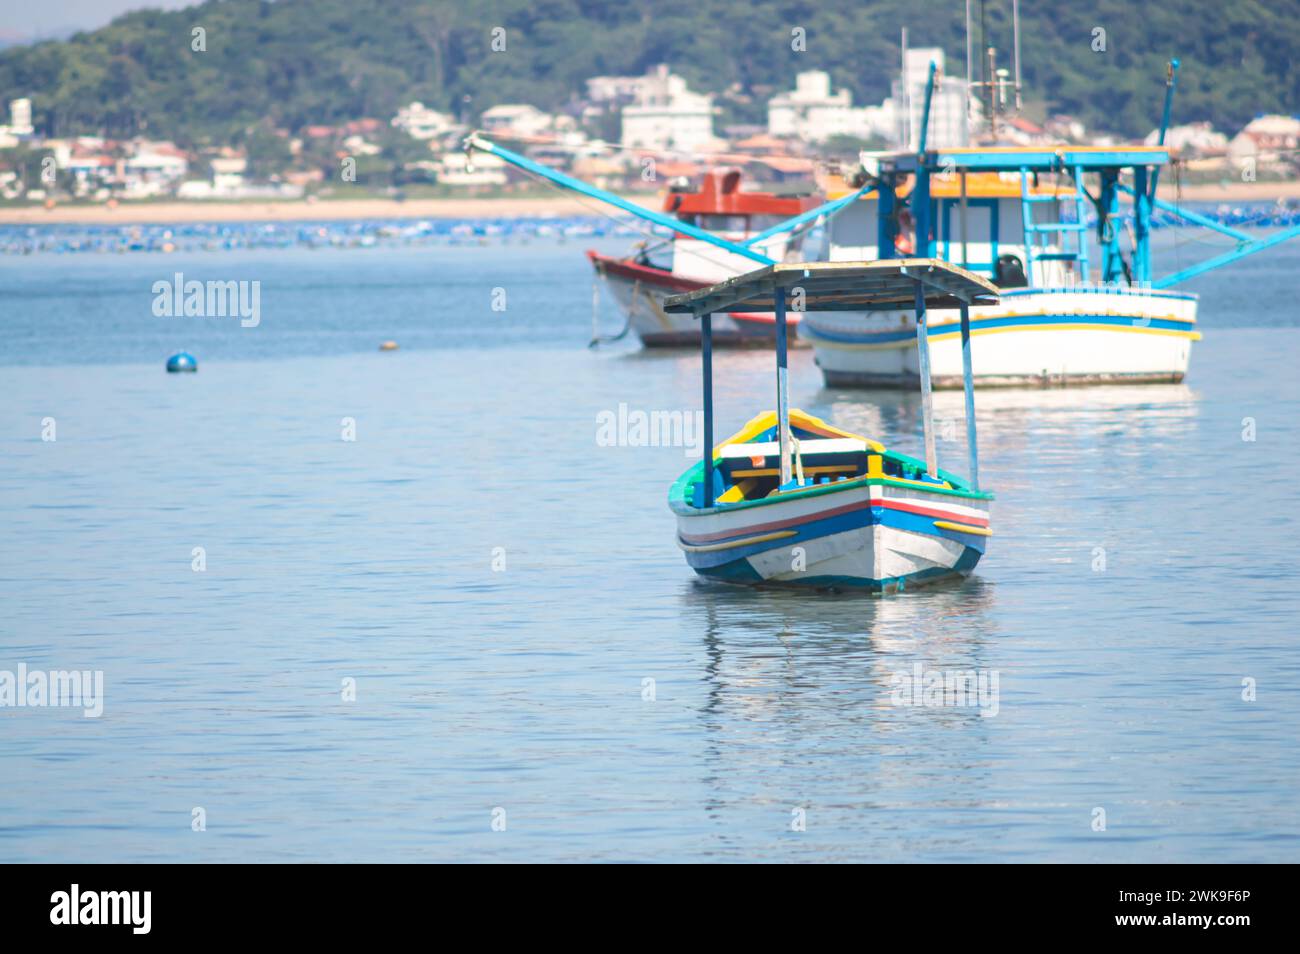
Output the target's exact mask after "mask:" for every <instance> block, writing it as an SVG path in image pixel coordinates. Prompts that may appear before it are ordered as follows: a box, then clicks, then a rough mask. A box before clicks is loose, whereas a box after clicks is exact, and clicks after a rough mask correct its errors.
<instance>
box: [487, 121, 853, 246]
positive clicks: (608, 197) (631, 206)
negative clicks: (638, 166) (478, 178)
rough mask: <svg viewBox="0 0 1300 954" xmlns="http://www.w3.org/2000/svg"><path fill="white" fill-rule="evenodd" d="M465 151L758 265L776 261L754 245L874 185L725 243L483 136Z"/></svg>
mask: <svg viewBox="0 0 1300 954" xmlns="http://www.w3.org/2000/svg"><path fill="white" fill-rule="evenodd" d="M465 148H466V149H467V150H470V149H478V150H479V151H481V152H486V153H490V154H492V155H494V156H496V157H497V158H498V159H501V160H503V161H505V162H508V163H510V164H511V165H513V166H518V167H519V168H520V169H523V170H524V171H526V172H531V173H533V174H534V175H537V176H541V177H542V178H543V179H547V180H549V181H550V182H554V183H555V184H556V185H558V186H562V187H563V188H565V189H571V190H573V191H574V192H578V193H581V194H582V195H587V196H591V198H593V199H598V200H599V201H601V202H605V203H608V204H609V205H612V206H616V207H617V208H620V209H622V210H623V211H624V212H630V213H631V214H632V215H635V216H637V217H638V218H642V219H645V220H646V221H648V222H653V223H654V224H655V225H661V226H663V227H664V228H667V229H672V230H673V231H674V232H677V233H679V234H681V235H687V236H690V237H691V238H697V239H700V240H701V241H704V242H708V243H709V244H711V245H715V246H717V247H718V248H721V249H724V250H726V251H728V252H734V253H735V254H737V255H743V256H745V257H746V258H748V259H750V260H752V261H754V262H756V263H758V264H759V265H773V264H775V262H774V260H773V259H771V258H769V257H767V256H766V255H763V254H761V253H760V252H756V251H755V250H754V248H753V246H755V245H760V244H762V243H763V242H765V241H767V240H768V239H770V238H772V237H773V236H775V235H780V234H781V233H783V232H790V231H793V230H794V229H797V228H798V227H799V226H801V225H803V224H804V223H805V222H811V221H813V220H814V219H817V218H819V217H820V216H823V215H826V216H830V215H834V214H835V213H836V212H839V211H840V210H841V209H843V208H844V207H845V206H847V205H849V204H850V203H852V202H853V201H854V200H855V199H857V198H859V197H860V196H862V195H863V194H864V193H866V192H869V191H870V190H871V189H873V188H875V183H874V182H871V183H868V184H867V185H864V186H863V187H862V188H861V189H858V190H857V191H856V192H851V193H849V194H848V195H846V196H841V197H840V198H838V199H832V200H831V201H830V202H826V203H824V204H822V205H819V206H817V208H815V209H809V210H808V211H807V212H801V213H799V214H798V215H796V216H792V217H791V218H788V219H785V220H784V221H782V222H778V223H777V224H776V225H773V226H772V227H771V228H769V229H766V230H765V231H763V232H760V233H759V234H758V235H755V236H754V237H753V238H750V239H746V240H745V241H744V242H740V243H736V242H728V241H727V240H726V239H724V238H721V237H719V236H717V235H714V234H713V233H711V232H706V231H704V230H703V229H698V228H696V227H695V226H693V225H690V224H689V223H686V222H682V221H681V220H680V219H675V218H673V217H672V216H670V215H664V214H663V213H661V212H655V211H654V210H653V209H647V208H644V207H643V206H640V205H637V204H636V203H635V202H628V201H627V200H626V199H623V198H621V197H620V196H617V195H614V193H612V192H606V191H605V190H604V189H598V188H596V187H595V186H593V185H589V184H588V183H586V182H583V181H582V180H581V179H575V178H573V177H572V176H568V175H565V174H564V173H563V172H559V171H557V170H555V169H552V168H551V167H550V166H545V165H542V164H541V163H540V162H535V161H533V160H532V159H529V158H528V157H527V156H521V155H520V154H519V153H517V152H512V151H511V150H509V149H506V148H505V147H503V146H498V145H497V144H496V143H494V142H492V141H491V140H488V139H484V138H483V137H482V136H479V135H477V134H474V135H471V136H469V137H468V138H466V140H465Z"/></svg>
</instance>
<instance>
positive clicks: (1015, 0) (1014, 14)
mask: <svg viewBox="0 0 1300 954" xmlns="http://www.w3.org/2000/svg"><path fill="white" fill-rule="evenodd" d="M1011 56H1012V58H1014V59H1015V61H1016V62H1015V68H1016V112H1020V0H1011Z"/></svg>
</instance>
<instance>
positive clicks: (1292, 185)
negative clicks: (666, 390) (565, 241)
mask: <svg viewBox="0 0 1300 954" xmlns="http://www.w3.org/2000/svg"><path fill="white" fill-rule="evenodd" d="M1160 196H1161V198H1163V199H1167V200H1169V201H1173V200H1175V199H1179V200H1181V201H1185V202H1234V203H1235V202H1271V201H1275V200H1277V199H1300V181H1293V182H1231V183H1227V184H1223V183H1212V184H1201V185H1184V186H1183V187H1182V188H1181V190H1175V188H1174V187H1173V186H1171V185H1162V186H1161V188H1160ZM625 198H627V199H628V200H629V201H631V202H636V203H638V204H640V205H644V206H647V207H650V208H655V207H658V205H659V200H658V199H657V198H656V197H652V196H647V195H637V196H625ZM608 211H611V210H607V209H605V208H604V207H603V206H600V205H599V203H596V202H594V201H592V202H587V203H583V202H579V201H577V200H576V199H570V198H566V197H564V196H559V195H557V196H545V197H540V198H539V197H535V196H534V197H520V198H511V197H500V198H490V199H486V198H472V197H466V198H458V199H408V200H406V201H402V202H398V201H395V200H392V199H337V200H331V201H312V200H310V199H303V200H292V201H280V202H274V201H271V202H202V201H194V202H142V203H138V204H136V203H123V204H119V205H118V206H116V207H114V208H109V207H107V206H103V205H93V206H89V205H65V206H58V205H56V206H54V207H53V208H49V209H47V208H44V207H43V206H39V205H33V206H31V207H10V208H3V209H0V225H66V224H84V225H138V224H150V223H172V222H175V223H181V222H292V221H340V220H348V219H473V218H548V217H563V216H578V215H599V214H601V213H602V212H608Z"/></svg>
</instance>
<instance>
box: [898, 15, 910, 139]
mask: <svg viewBox="0 0 1300 954" xmlns="http://www.w3.org/2000/svg"><path fill="white" fill-rule="evenodd" d="M898 49H899V54H898V67H899V69H898V75H899V76H900V77H901V78H902V84H901V85H902V87H903V115H904V116H905V117H906V121H907V127H906V128H907V135H906V136H905V137H904V139H903V145H905V146H906V147H907V148H909V149H910V148H911V147H912V87H911V86H910V85H909V84H908V82H907V27H903V31H902V36H901V39H900V41H899V44H898Z"/></svg>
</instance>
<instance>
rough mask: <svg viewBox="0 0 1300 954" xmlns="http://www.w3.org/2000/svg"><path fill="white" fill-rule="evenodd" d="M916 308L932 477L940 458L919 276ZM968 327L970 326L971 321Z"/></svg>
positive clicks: (923, 425)
mask: <svg viewBox="0 0 1300 954" xmlns="http://www.w3.org/2000/svg"><path fill="white" fill-rule="evenodd" d="M915 308H916V354H917V357H918V359H919V363H920V372H921V431H922V433H923V434H924V435H925V471H926V473H928V474H929V475H930V476H931V477H934V478H938V476H939V460H938V454H937V453H936V451H935V448H934V399H933V396H932V395H931V393H930V335H929V330H928V329H927V328H926V317H925V283H924V282H922V281H921V279H919V278H918V279H916V304H915ZM963 313H964V312H963ZM967 328H969V321H968V322H967ZM968 379H969V378H968Z"/></svg>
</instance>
